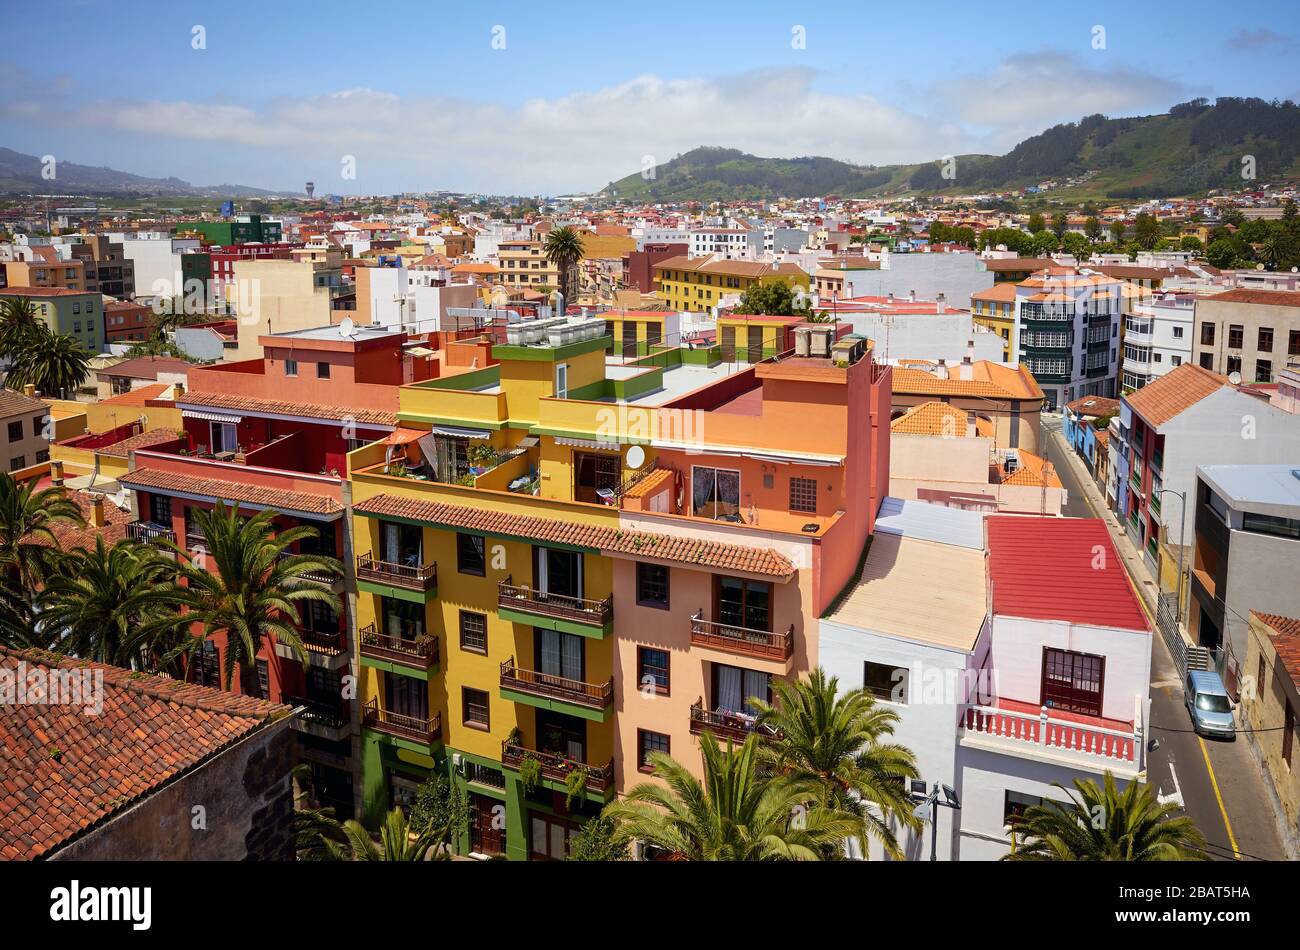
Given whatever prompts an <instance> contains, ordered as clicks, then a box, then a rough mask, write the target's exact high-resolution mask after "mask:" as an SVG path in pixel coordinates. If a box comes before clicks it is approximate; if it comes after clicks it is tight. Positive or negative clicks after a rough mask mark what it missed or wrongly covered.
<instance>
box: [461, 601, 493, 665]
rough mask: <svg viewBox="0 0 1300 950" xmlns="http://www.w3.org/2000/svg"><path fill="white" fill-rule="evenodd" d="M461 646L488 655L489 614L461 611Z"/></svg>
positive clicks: (463, 648)
mask: <svg viewBox="0 0 1300 950" xmlns="http://www.w3.org/2000/svg"><path fill="white" fill-rule="evenodd" d="M460 648H461V649H462V650H468V651H469V652H471V653H482V654H483V655H484V656H486V655H487V615H486V614H477V613H474V612H473V611H471V610H462V611H461V612H460Z"/></svg>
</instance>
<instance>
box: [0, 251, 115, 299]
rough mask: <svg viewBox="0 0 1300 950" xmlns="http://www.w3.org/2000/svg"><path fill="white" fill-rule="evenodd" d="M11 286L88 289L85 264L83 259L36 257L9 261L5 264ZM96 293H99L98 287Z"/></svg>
mask: <svg viewBox="0 0 1300 950" xmlns="http://www.w3.org/2000/svg"><path fill="white" fill-rule="evenodd" d="M4 269H5V284H6V286H9V287H45V288H60V289H62V290H76V291H84V290H86V289H87V288H86V272H85V264H84V263H82V262H81V261H64V260H45V259H35V260H29V261H8V262H6V263H5V265H4ZM94 293H99V290H98V289H97V288H96V289H95V290H94Z"/></svg>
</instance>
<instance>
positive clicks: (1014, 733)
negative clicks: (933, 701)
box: [961, 699, 1144, 769]
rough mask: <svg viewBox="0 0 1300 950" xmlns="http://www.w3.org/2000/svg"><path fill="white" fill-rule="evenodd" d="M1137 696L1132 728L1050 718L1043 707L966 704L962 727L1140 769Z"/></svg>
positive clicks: (1027, 748)
mask: <svg viewBox="0 0 1300 950" xmlns="http://www.w3.org/2000/svg"><path fill="white" fill-rule="evenodd" d="M1140 702H1141V701H1140V699H1139V700H1136V701H1135V703H1134V720H1133V728H1132V729H1131V730H1118V729H1108V728H1105V727H1103V726H1100V725H1096V724H1094V723H1089V722H1081V721H1078V720H1073V719H1060V718H1055V717H1053V716H1052V715H1051V714H1050V713H1049V711H1048V708H1047V707H1046V706H1043V707H1041V709H1040V710H1039V712H1038V713H1037V714H1034V713H1029V712H1019V711H1017V710H1012V709H1003V708H999V707H997V706H981V705H969V706H967V707H965V709H964V711H963V712H962V719H961V726H962V727H963V728H964V729H965V731H966V734H967V735H979V736H992V737H995V738H997V739H1000V740H1004V741H1008V742H1010V743H1011V744H1012V745H1020V744H1023V746H1024V751H1027V752H1028V751H1031V750H1032V749H1033V748H1034V747H1038V748H1040V749H1043V750H1046V751H1052V752H1056V751H1062V752H1067V753H1072V754H1076V755H1081V756H1084V757H1088V758H1091V757H1096V758H1097V759H1101V760H1105V761H1107V762H1111V763H1124V764H1127V765H1128V766H1129V767H1131V768H1133V769H1141V768H1142V759H1143V751H1144V750H1143V747H1142V722H1141V716H1140V714H1141V705H1140Z"/></svg>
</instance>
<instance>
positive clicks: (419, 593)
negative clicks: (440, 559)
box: [357, 554, 438, 603]
mask: <svg viewBox="0 0 1300 950" xmlns="http://www.w3.org/2000/svg"><path fill="white" fill-rule="evenodd" d="M357 586H358V587H359V588H360V589H362V590H364V591H366V592H367V593H371V594H380V595H382V596H385V597H396V598H398V599H399V600H414V601H416V602H419V603H423V602H424V601H425V600H427V599H428V598H430V597H432V596H434V595H435V594H436V593H437V591H438V565H437V564H434V563H432V562H431V563H428V564H404V563H398V562H394V561H380V560H378V559H377V558H375V557H374V556H373V555H371V554H362V555H361V556H360V557H358V558H357ZM412 595H414V596H412Z"/></svg>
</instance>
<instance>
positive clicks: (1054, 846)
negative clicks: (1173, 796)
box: [1003, 772, 1205, 861]
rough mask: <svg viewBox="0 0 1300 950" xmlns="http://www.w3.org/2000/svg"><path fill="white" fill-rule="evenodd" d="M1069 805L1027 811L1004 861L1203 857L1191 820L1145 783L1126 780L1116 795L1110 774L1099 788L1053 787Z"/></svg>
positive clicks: (1083, 784)
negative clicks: (1067, 798) (1162, 801)
mask: <svg viewBox="0 0 1300 950" xmlns="http://www.w3.org/2000/svg"><path fill="white" fill-rule="evenodd" d="M1053 784H1054V786H1055V787H1056V788H1059V789H1061V791H1063V792H1065V793H1066V795H1067V796H1068V797H1069V802H1057V801H1048V802H1045V803H1043V804H1042V805H1034V806H1032V807H1030V808H1028V809H1026V810H1025V814H1024V817H1023V818H1022V819H1021V820H1020V822H1019V824H1018V826H1017V828H1016V833H1017V836H1018V837H1019V838H1020V839H1021V843H1020V844H1019V845H1018V846H1017V847H1016V848H1015V849H1014V850H1012V851H1011V853H1009V854H1006V855H1003V860H1004V861H1191V860H1199V859H1201V858H1203V857H1204V853H1203V851H1202V850H1201V849H1203V848H1204V847H1205V839H1204V838H1203V837H1202V836H1201V833H1200V832H1199V831H1198V830H1197V829H1196V826H1195V825H1194V824H1193V823H1192V820H1191V819H1190V818H1188V817H1186V816H1185V815H1175V814H1174V813H1175V812H1176V811H1177V806H1175V805H1173V804H1172V803H1169V804H1160V803H1159V802H1158V801H1157V800H1156V798H1155V793H1154V792H1153V791H1152V789H1151V787H1150V786H1149V785H1144V784H1142V783H1140V782H1129V784H1128V787H1127V788H1125V789H1124V791H1123V792H1120V791H1118V790H1117V789H1116V787H1115V776H1114V775H1112V774H1111V773H1110V772H1107V773H1106V775H1105V781H1104V783H1103V784H1102V785H1098V784H1097V783H1096V782H1093V781H1084V780H1082V779H1075V780H1074V789H1075V790H1074V791H1068V790H1066V789H1065V787H1064V786H1062V785H1060V784H1059V783H1053Z"/></svg>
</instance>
